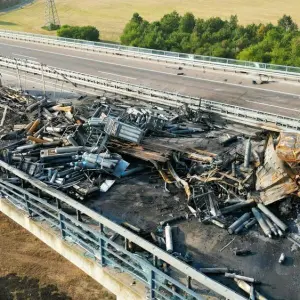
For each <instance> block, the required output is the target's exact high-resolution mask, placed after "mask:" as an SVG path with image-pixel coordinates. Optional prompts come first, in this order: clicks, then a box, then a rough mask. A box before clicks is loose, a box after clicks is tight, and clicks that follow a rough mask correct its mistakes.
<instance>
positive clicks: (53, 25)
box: [42, 23, 60, 31]
mask: <svg viewBox="0 0 300 300" xmlns="http://www.w3.org/2000/svg"><path fill="white" fill-rule="evenodd" d="M42 28H43V29H45V30H48V31H53V30H57V29H59V28H60V25H56V24H53V23H51V24H50V25H49V26H44V27H42Z"/></svg>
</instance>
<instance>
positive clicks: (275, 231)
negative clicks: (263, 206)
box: [261, 212, 278, 235]
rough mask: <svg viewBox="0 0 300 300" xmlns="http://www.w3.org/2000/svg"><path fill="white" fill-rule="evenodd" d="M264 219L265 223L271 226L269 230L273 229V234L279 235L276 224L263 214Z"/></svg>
mask: <svg viewBox="0 0 300 300" xmlns="http://www.w3.org/2000/svg"><path fill="white" fill-rule="evenodd" d="M261 215H262V217H263V219H264V221H265V222H266V223H267V225H268V226H269V228H270V229H271V231H272V232H273V234H274V235H278V232H277V230H276V228H275V226H274V224H273V223H272V222H271V220H270V219H269V218H268V217H267V216H266V215H265V214H264V213H263V212H262V214H261Z"/></svg>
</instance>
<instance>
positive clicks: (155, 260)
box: [153, 255, 157, 268]
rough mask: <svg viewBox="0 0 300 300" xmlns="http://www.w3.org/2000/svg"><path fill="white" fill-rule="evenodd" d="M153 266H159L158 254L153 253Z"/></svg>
mask: <svg viewBox="0 0 300 300" xmlns="http://www.w3.org/2000/svg"><path fill="white" fill-rule="evenodd" d="M153 266H154V267H155V268H156V267H157V256H156V255H153Z"/></svg>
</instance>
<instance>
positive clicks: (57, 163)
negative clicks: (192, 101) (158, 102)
mask: <svg viewBox="0 0 300 300" xmlns="http://www.w3.org/2000/svg"><path fill="white" fill-rule="evenodd" d="M0 97H1V100H0V102H1V108H2V111H3V113H2V123H3V124H5V126H4V125H3V126H2V127H3V128H2V129H1V130H2V136H1V140H2V141H3V143H4V144H3V145H4V146H3V147H2V148H1V150H2V159H3V160H5V161H6V162H8V163H9V164H12V165H14V166H16V167H17V168H19V169H21V170H23V171H24V172H26V173H28V174H29V175H31V176H33V177H35V178H37V179H39V180H42V181H44V182H45V183H47V184H49V185H52V186H54V187H56V188H57V189H61V190H63V191H65V192H66V193H68V194H71V195H72V196H74V197H76V198H77V199H79V200H82V201H83V200H87V199H88V197H89V196H91V195H93V194H94V193H98V192H99V191H104V192H105V191H107V190H108V189H109V188H111V186H112V185H113V184H114V183H115V181H116V180H118V178H121V177H122V176H128V175H130V174H133V173H135V172H140V171H142V170H143V169H144V168H145V167H149V166H150V165H151V164H152V166H154V167H155V168H156V170H157V172H158V173H159V174H160V176H161V178H162V179H163V180H164V182H165V190H166V191H170V190H174V188H175V189H178V190H179V191H180V190H182V191H184V193H185V198H186V205H187V211H188V212H189V213H190V214H191V215H194V216H195V217H196V218H198V219H199V221H201V222H208V223H213V224H215V225H217V226H219V227H221V228H227V227H228V228H229V232H230V233H240V232H243V231H244V230H245V229H247V228H249V227H250V226H251V224H252V223H253V220H255V219H258V218H257V217H255V214H254V215H252V213H251V208H252V207H253V206H255V205H256V203H260V202H261V203H264V204H265V205H268V204H271V203H273V202H276V201H279V200H282V199H285V198H288V197H297V193H298V191H299V176H300V173H299V172H298V169H297V168H296V165H297V164H299V161H300V158H299V154H298V152H299V151H298V150H299V149H298V148H299V137H298V134H296V133H281V134H280V135H279V136H276V135H275V134H274V133H272V134H271V133H268V132H266V131H264V130H259V129H256V130H255V131H254V132H253V131H252V133H251V134H250V135H249V136H246V135H245V134H244V133H241V132H239V131H238V130H235V131H234V132H232V133H223V132H222V129H223V128H224V127H226V126H228V124H224V123H223V124H222V122H221V123H218V122H215V120H214V119H213V118H212V115H211V114H208V113H206V112H202V111H201V110H199V111H192V110H190V109H189V108H188V107H186V106H182V107H180V108H178V109H170V108H169V107H164V106H161V107H158V106H152V105H149V104H147V103H136V102H134V103H133V102H132V101H130V100H126V99H124V100H122V101H121V100H116V99H115V100H114V101H112V99H109V98H105V99H96V98H95V99H92V100H91V99H87V100H90V101H88V103H86V102H85V101H84V99H80V100H75V101H62V102H59V101H53V100H51V101H50V100H47V99H44V98H41V99H36V98H33V97H31V96H29V95H23V94H20V93H17V92H14V91H12V90H9V89H6V88H2V89H1V92H0ZM11 114H14V117H13V116H11ZM10 116H11V117H10ZM6 118H7V120H9V122H5V119H6ZM203 136H204V137H205V139H203ZM214 136H217V139H215V140H217V141H218V142H217V144H215V147H212V151H210V150H211V149H208V147H203V146H202V145H201V143H200V144H199V145H197V143H196V145H195V143H194V142H195V141H196V142H197V140H198V139H200V138H201V139H202V141H204V142H205V143H206V144H207V143H208V142H207V141H209V140H210V139H211V138H212V137H214ZM189 140H191V142H190V143H189ZM174 141H175V143H174ZM176 141H183V142H182V143H181V144H180V143H176ZM215 150H217V151H215ZM123 156H124V157H125V156H126V157H127V158H126V159H127V160H128V161H127V160H125V159H123ZM135 159H138V161H139V165H138V166H137V165H136V162H135V161H136V160H135ZM143 161H144V163H143ZM130 164H133V166H134V167H133V168H129V165H130ZM141 164H144V166H143V165H141ZM245 210H246V212H247V213H249V214H250V215H249V217H247V219H245V220H244V219H242V221H241V222H238V226H237V227H236V226H234V229H233V230H231V228H232V227H231V226H230V224H228V222H229V221H228V216H231V215H232V214H236V213H237V212H239V211H242V212H245ZM255 212H256V210H255ZM258 214H259V212H257V213H256V215H258ZM266 218H267V217H266ZM257 221H258V220H257ZM258 223H259V224H266V225H268V226H269V227H270V230H271V232H273V233H274V234H275V232H277V231H276V228H275V229H274V228H273V226H272V225H271V224H270V223H269V221H268V218H267V219H266V220H264V216H262V218H259V221H258ZM234 224H235V222H234Z"/></svg>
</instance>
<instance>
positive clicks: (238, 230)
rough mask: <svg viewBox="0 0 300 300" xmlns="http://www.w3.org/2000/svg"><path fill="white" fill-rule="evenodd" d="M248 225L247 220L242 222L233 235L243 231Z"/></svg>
mask: <svg viewBox="0 0 300 300" xmlns="http://www.w3.org/2000/svg"><path fill="white" fill-rule="evenodd" d="M248 223H249V220H246V221H245V222H243V223H242V224H241V225H240V226H239V227H238V228H237V229H236V230H235V231H234V233H235V234H238V233H240V232H241V231H242V230H243V229H244V227H245V225H246V224H248Z"/></svg>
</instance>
